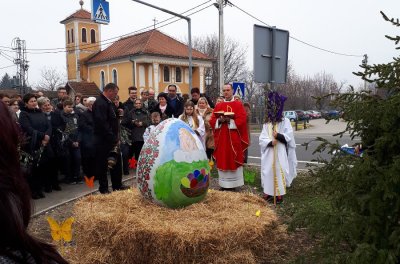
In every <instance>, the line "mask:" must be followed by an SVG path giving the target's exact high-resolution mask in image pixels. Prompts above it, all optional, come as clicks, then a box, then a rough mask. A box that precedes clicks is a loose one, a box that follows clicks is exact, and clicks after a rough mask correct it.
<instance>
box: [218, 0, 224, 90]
mask: <svg viewBox="0 0 400 264" xmlns="http://www.w3.org/2000/svg"><path fill="white" fill-rule="evenodd" d="M224 2H225V0H218V11H219V52H218V72H219V73H218V80H219V81H218V83H219V95H221V94H222V89H223V88H224V83H225V81H224Z"/></svg>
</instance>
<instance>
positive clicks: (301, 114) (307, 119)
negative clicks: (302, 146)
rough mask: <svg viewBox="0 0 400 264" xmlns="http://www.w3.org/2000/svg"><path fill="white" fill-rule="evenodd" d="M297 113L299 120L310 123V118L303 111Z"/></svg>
mask: <svg viewBox="0 0 400 264" xmlns="http://www.w3.org/2000/svg"><path fill="white" fill-rule="evenodd" d="M295 111H296V113H297V118H298V120H299V121H303V120H306V121H307V122H308V121H309V120H310V116H309V115H308V114H307V113H306V112H304V111H303V110H295Z"/></svg>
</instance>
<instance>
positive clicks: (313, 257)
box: [244, 166, 340, 263]
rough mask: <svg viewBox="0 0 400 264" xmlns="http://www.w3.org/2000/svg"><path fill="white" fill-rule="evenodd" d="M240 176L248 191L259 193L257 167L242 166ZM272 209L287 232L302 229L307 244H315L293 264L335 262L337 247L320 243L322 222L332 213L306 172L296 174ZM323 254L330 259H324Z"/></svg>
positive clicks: (328, 204) (259, 184) (327, 199)
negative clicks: (257, 191) (282, 199)
mask: <svg viewBox="0 0 400 264" xmlns="http://www.w3.org/2000/svg"><path fill="white" fill-rule="evenodd" d="M253 176H254V179H252V177H253ZM244 177H245V183H246V185H247V186H249V189H253V190H259V191H260V194H261V192H262V187H261V173H260V168H259V167H252V166H245V168H244ZM249 179H250V180H249ZM276 208H277V209H276V210H277V214H278V215H279V217H280V218H281V219H282V221H283V222H284V223H285V224H286V225H287V226H288V231H289V232H290V233H296V232H297V231H298V230H304V231H305V232H306V233H307V234H308V235H309V240H310V241H308V243H309V245H315V247H313V250H307V251H306V253H301V254H300V255H299V256H297V258H296V259H295V260H293V262H294V263H336V260H337V259H335V257H334V256H335V254H338V252H337V248H336V249H335V248H332V246H331V245H326V244H323V243H322V242H321V241H322V240H323V238H324V235H325V233H326V232H327V230H326V225H325V223H326V222H325V221H326V219H329V214H330V212H331V211H332V210H331V204H330V200H329V197H327V196H326V195H324V194H323V193H321V191H320V190H319V188H318V180H316V179H315V178H313V177H312V176H311V175H310V174H309V173H308V172H300V173H299V174H298V175H297V177H296V178H295V179H294V181H293V182H292V186H291V187H289V188H287V193H286V195H285V196H284V202H283V203H282V204H280V205H279V206H277V207H276ZM306 247H307V246H306ZM334 251H335V252H334ZM339 254H340V252H339ZM327 255H329V256H330V258H328V259H326V256H327Z"/></svg>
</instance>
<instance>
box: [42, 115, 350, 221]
mask: <svg viewBox="0 0 400 264" xmlns="http://www.w3.org/2000/svg"><path fill="white" fill-rule="evenodd" d="M310 124H311V128H308V129H306V130H299V131H296V132H295V139H296V143H297V149H296V153H297V159H298V161H299V166H298V169H304V168H305V166H306V163H309V162H310V161H311V160H312V159H315V158H316V156H315V155H312V151H313V150H314V149H315V147H316V146H317V145H318V143H315V142H314V143H311V144H310V148H309V149H308V150H306V149H305V147H303V146H301V144H303V143H304V142H308V141H311V140H312V139H315V138H316V137H318V136H321V137H324V138H326V139H329V140H332V141H333V140H336V139H337V137H333V136H332V135H333V134H335V133H337V132H340V131H343V130H344V128H345V125H346V124H345V123H344V122H341V121H331V122H330V123H329V124H325V120H322V119H318V120H311V121H310ZM258 137H259V133H252V135H251V140H252V141H251V142H252V144H251V146H250V148H249V163H255V164H260V148H259V145H258ZM339 142H340V143H341V144H345V143H348V144H349V143H350V144H351V141H350V137H349V136H344V137H343V138H342V139H339ZM323 157H325V158H327V157H329V156H328V155H327V154H326V153H324V154H323ZM133 176H134V172H131V175H129V176H125V177H124V181H129V182H132V181H130V180H131V179H132V177H133ZM61 186H62V188H63V190H62V191H61V192H52V193H50V194H46V198H44V199H39V200H35V201H34V206H35V211H34V212H35V214H40V213H41V212H44V211H47V210H49V209H51V208H52V207H55V206H57V205H58V204H61V203H65V202H68V201H71V200H74V199H76V198H77V197H82V196H85V195H87V194H89V193H91V192H94V191H96V190H97V189H98V183H97V182H96V183H95V187H94V189H93V190H89V189H88V187H86V185H85V184H79V185H66V184H62V185H61Z"/></svg>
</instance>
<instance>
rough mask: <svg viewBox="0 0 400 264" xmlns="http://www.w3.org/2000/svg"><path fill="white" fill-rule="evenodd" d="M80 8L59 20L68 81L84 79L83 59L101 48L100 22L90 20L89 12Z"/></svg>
mask: <svg viewBox="0 0 400 264" xmlns="http://www.w3.org/2000/svg"><path fill="white" fill-rule="evenodd" d="M79 4H80V6H81V8H80V9H79V10H77V11H76V12H75V13H73V14H72V15H70V16H68V17H67V18H66V19H64V20H62V21H60V23H61V24H63V25H65V47H66V59H67V76H68V81H76V82H80V81H82V80H83V81H86V80H87V79H88V69H87V66H86V65H85V64H84V62H85V60H86V59H88V58H89V57H90V56H92V55H94V54H96V53H97V52H99V51H100V50H101V45H100V39H101V27H100V24H98V23H95V22H93V21H92V20H91V14H90V12H88V11H86V10H84V9H83V1H82V0H80V1H79Z"/></svg>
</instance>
